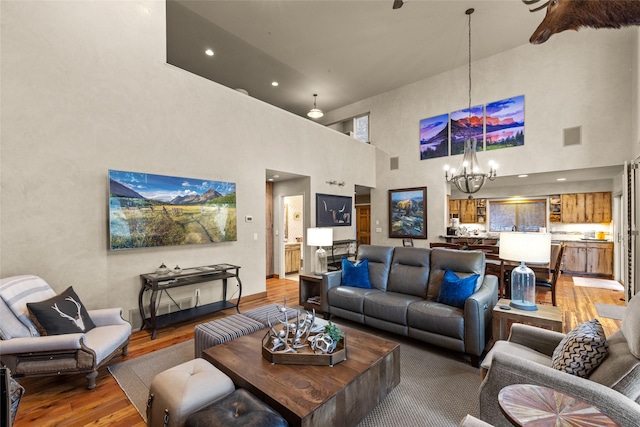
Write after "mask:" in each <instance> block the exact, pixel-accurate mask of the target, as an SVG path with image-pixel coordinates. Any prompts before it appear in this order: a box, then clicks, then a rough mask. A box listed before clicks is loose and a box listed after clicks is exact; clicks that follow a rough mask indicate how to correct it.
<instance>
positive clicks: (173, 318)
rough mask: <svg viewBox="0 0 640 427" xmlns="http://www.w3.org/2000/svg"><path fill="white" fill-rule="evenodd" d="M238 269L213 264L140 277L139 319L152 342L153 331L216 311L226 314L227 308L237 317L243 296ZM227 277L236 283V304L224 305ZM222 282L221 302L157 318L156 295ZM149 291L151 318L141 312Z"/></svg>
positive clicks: (232, 266)
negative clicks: (175, 289) (182, 287)
mask: <svg viewBox="0 0 640 427" xmlns="http://www.w3.org/2000/svg"><path fill="white" fill-rule="evenodd" d="M239 270H240V267H238V266H237V265H231V264H215V265H206V266H202V267H192V268H186V269H184V270H182V272H181V273H179V274H174V273H169V274H157V273H147V274H141V275H140V281H141V286H140V293H139V294H138V308H139V309H140V317H141V318H142V327H141V328H140V330H142V329H144V328H145V327H149V328H150V329H151V339H152V340H153V339H155V338H156V331H157V329H158V328H162V327H164V326H167V325H170V324H173V323H179V322H183V321H185V320H189V319H192V318H194V317H197V316H202V315H204V314H210V313H215V312H216V311H220V310H225V309H227V308H233V307H235V309H236V310H237V311H238V313H240V309H239V308H238V307H239V305H240V297H241V296H242V282H241V281H240V275H239ZM230 277H233V278H235V279H236V280H237V281H238V288H239V293H238V300H237V302H236V303H235V304H234V303H232V302H230V301H227V279H229V278H230ZM217 280H222V301H217V302H213V303H210V304H205V305H201V306H198V307H192V308H188V309H181V310H179V311H177V312H174V313H169V314H163V315H160V316H158V315H157V313H156V310H157V305H156V304H157V298H158V292H162V291H167V290H168V289H173V288H179V287H181V286H188V285H194V284H196V283H204V282H213V281H217ZM146 291H151V298H150V300H149V306H148V308H149V314H150V317H146V315H145V311H144V308H145V307H144V304H143V302H142V300H143V296H144V293H145V292H146Z"/></svg>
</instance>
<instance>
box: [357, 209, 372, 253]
mask: <svg viewBox="0 0 640 427" xmlns="http://www.w3.org/2000/svg"><path fill="white" fill-rule="evenodd" d="M356 240H357V242H356V244H357V245H360V244H361V243H364V244H365V245H370V244H371V206H370V205H360V206H356Z"/></svg>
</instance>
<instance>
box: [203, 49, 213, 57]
mask: <svg viewBox="0 0 640 427" xmlns="http://www.w3.org/2000/svg"><path fill="white" fill-rule="evenodd" d="M204 53H206V54H207V55H208V56H213V51H212V50H211V49H207V50H205V51H204Z"/></svg>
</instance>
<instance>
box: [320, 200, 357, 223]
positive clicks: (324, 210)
mask: <svg viewBox="0 0 640 427" xmlns="http://www.w3.org/2000/svg"><path fill="white" fill-rule="evenodd" d="M352 205H353V198H352V197H349V196H334V195H331V194H320V193H317V194H316V227H343V226H344V227H346V226H351V208H352Z"/></svg>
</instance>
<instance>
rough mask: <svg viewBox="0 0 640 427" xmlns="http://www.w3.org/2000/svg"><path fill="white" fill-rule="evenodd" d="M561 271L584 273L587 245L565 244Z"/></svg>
mask: <svg viewBox="0 0 640 427" xmlns="http://www.w3.org/2000/svg"><path fill="white" fill-rule="evenodd" d="M562 271H563V272H567V273H586V271H587V244H586V243H583V242H568V243H565V248H564V256H563V266H562Z"/></svg>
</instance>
